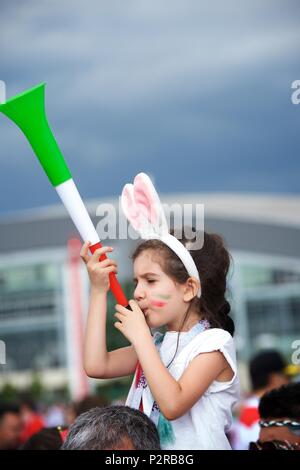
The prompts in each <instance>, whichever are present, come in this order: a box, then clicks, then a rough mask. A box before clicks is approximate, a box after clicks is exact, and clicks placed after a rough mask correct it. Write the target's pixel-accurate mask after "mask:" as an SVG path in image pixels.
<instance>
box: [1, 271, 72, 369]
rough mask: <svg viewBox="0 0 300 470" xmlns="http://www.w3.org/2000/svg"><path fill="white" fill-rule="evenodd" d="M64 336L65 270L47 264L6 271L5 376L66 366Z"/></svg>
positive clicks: (3, 275)
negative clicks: (7, 373)
mask: <svg viewBox="0 0 300 470" xmlns="http://www.w3.org/2000/svg"><path fill="white" fill-rule="evenodd" d="M64 336H65V335H64V311H63V302H62V277H61V267H60V266H59V265H57V264H55V263H51V262H48V263H47V262H43V263H35V264H32V265H30V264H23V265H18V266H9V267H8V268H7V269H5V268H2V269H1V270H0V338H1V340H2V341H4V342H5V345H6V365H5V372H15V371H24V370H28V369H31V370H41V369H44V368H56V367H60V366H64V365H65V364H66V360H65V352H64V350H65V348H64V342H65V339H64ZM2 367H4V366H2ZM3 370H4V369H3Z"/></svg>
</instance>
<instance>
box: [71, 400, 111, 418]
mask: <svg viewBox="0 0 300 470" xmlns="http://www.w3.org/2000/svg"><path fill="white" fill-rule="evenodd" d="M108 404H109V402H108V400H107V399H106V398H105V397H103V396H100V395H88V396H87V397H85V398H83V399H82V400H80V401H78V402H76V403H75V404H74V409H75V413H76V416H79V415H81V414H82V413H85V412H86V411H88V410H90V409H91V408H96V407H97V406H98V407H99V408H101V407H102V406H108Z"/></svg>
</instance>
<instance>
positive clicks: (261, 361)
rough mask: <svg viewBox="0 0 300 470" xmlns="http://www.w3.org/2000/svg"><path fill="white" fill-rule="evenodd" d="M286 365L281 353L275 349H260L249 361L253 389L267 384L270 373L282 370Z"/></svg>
mask: <svg viewBox="0 0 300 470" xmlns="http://www.w3.org/2000/svg"><path fill="white" fill-rule="evenodd" d="M285 366H286V363H285V361H284V360H283V358H282V356H281V354H280V353H279V352H278V351H276V350H272V349H270V350H266V351H261V352H259V353H258V354H256V355H255V356H254V357H253V359H251V361H250V367H249V371H250V378H251V382H252V387H253V389H254V390H259V389H260V388H263V387H266V386H267V385H268V384H269V380H270V374H272V373H275V372H283V370H284V368H285Z"/></svg>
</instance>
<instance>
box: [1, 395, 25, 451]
mask: <svg viewBox="0 0 300 470" xmlns="http://www.w3.org/2000/svg"><path fill="white" fill-rule="evenodd" d="M21 430H22V422H21V417H20V410H19V407H18V406H17V405H14V404H7V405H0V449H7V450H9V449H16V448H17V447H18V444H19V439H20V435H21Z"/></svg>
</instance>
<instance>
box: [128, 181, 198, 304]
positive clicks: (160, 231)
mask: <svg viewBox="0 0 300 470" xmlns="http://www.w3.org/2000/svg"><path fill="white" fill-rule="evenodd" d="M121 205H122V209H123V212H124V214H125V216H126V218H127V219H128V220H129V222H130V223H131V225H132V227H133V228H134V229H135V230H136V231H137V232H138V233H139V234H140V236H141V238H143V239H144V240H150V239H157V240H160V241H161V242H163V243H165V244H166V245H167V246H168V247H169V248H170V249H171V250H172V251H174V253H176V255H177V256H178V257H179V258H180V260H181V261H182V263H183V265H184V266H185V268H186V270H187V272H188V273H189V275H190V276H191V277H194V278H196V279H197V280H198V281H199V283H200V277H199V272H198V269H197V267H196V265H195V262H194V260H193V258H192V256H191V254H190V252H189V251H188V250H187V249H186V248H185V246H184V245H183V244H182V243H181V242H180V241H179V240H177V238H176V237H174V236H173V235H171V234H170V233H169V228H168V223H167V219H166V216H165V213H164V210H163V207H162V204H161V202H160V199H159V197H158V194H157V192H156V189H155V188H154V186H153V184H152V181H151V180H150V178H149V176H148V175H146V173H139V174H138V175H137V176H136V177H135V178H134V181H133V184H126V185H125V186H124V188H123V191H122V196H121ZM200 296H201V287H199V290H198V293H197V297H200Z"/></svg>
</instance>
